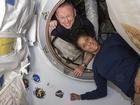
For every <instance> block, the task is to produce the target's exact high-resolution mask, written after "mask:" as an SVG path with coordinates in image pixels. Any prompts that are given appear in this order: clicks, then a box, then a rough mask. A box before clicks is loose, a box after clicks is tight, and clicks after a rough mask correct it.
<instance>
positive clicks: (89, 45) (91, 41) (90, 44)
mask: <svg viewBox="0 0 140 105" xmlns="http://www.w3.org/2000/svg"><path fill="white" fill-rule="evenodd" d="M77 44H78V46H79V47H80V48H81V49H82V50H84V51H86V52H89V53H92V54H93V53H96V52H97V51H98V49H99V44H98V42H97V41H96V39H95V38H93V37H90V36H80V37H79V39H78V42H77Z"/></svg>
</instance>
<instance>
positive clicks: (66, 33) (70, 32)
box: [51, 14, 95, 43]
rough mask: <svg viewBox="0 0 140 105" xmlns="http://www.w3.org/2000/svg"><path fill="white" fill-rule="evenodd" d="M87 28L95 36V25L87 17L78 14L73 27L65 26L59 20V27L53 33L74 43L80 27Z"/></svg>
mask: <svg viewBox="0 0 140 105" xmlns="http://www.w3.org/2000/svg"><path fill="white" fill-rule="evenodd" d="M82 28H84V29H86V30H88V32H90V33H91V34H92V35H94V36H95V32H94V26H93V25H92V23H91V22H90V21H89V20H88V19H87V18H81V17H80V16H79V15H78V14H77V15H76V17H75V21H74V23H73V25H72V27H71V29H66V28H64V27H63V26H62V25H61V24H60V23H59V22H58V25H57V27H56V28H55V29H54V30H53V31H52V33H51V34H52V35H54V36H57V37H60V38H61V39H63V40H65V41H67V42H69V43H73V41H74V39H75V37H76V35H77V32H78V31H79V29H82Z"/></svg>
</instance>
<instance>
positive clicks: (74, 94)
mask: <svg viewBox="0 0 140 105" xmlns="http://www.w3.org/2000/svg"><path fill="white" fill-rule="evenodd" d="M70 100H71V101H75V100H80V95H78V94H76V93H71V94H70Z"/></svg>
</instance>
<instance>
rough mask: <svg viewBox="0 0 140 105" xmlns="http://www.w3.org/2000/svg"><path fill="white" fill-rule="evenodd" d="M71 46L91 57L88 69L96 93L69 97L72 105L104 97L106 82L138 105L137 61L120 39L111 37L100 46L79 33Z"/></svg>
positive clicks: (139, 74) (139, 78) (139, 76)
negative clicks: (91, 74) (73, 45)
mask: <svg viewBox="0 0 140 105" xmlns="http://www.w3.org/2000/svg"><path fill="white" fill-rule="evenodd" d="M75 44H76V46H78V47H79V48H80V49H82V50H83V51H85V52H88V53H90V54H93V55H94V56H95V57H94V62H93V65H92V68H93V72H94V80H95V83H96V85H97V89H96V90H93V91H91V92H86V93H85V94H81V95H78V94H76V93H71V100H72V101H73V100H80V99H81V100H86V99H87V100H89V99H98V98H102V97H105V96H106V95H107V81H108V80H109V81H111V82H112V83H114V84H115V85H116V86H117V87H119V88H120V89H121V90H122V92H123V93H124V94H126V95H127V96H128V97H130V98H132V99H134V102H135V105H140V66H139V64H140V57H139V55H138V54H137V53H136V52H135V51H134V50H133V49H132V48H131V47H130V46H129V45H128V44H127V43H126V42H125V41H124V40H123V39H122V38H121V37H120V35H118V34H112V35H111V36H110V37H108V38H107V39H106V40H105V41H103V43H102V44H100V43H99V42H98V41H97V40H96V39H95V37H92V36H91V35H90V33H87V32H86V31H84V30H82V31H79V32H78V35H77V37H76V39H75Z"/></svg>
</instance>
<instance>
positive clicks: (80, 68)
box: [73, 65, 85, 77]
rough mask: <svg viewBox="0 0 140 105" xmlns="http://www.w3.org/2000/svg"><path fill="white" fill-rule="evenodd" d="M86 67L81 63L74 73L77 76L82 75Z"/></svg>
mask: <svg viewBox="0 0 140 105" xmlns="http://www.w3.org/2000/svg"><path fill="white" fill-rule="evenodd" d="M84 69H85V68H84V67H83V66H82V65H79V66H78V67H76V68H75V69H74V71H73V73H74V75H75V76H76V77H80V76H82V75H83V72H84Z"/></svg>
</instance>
